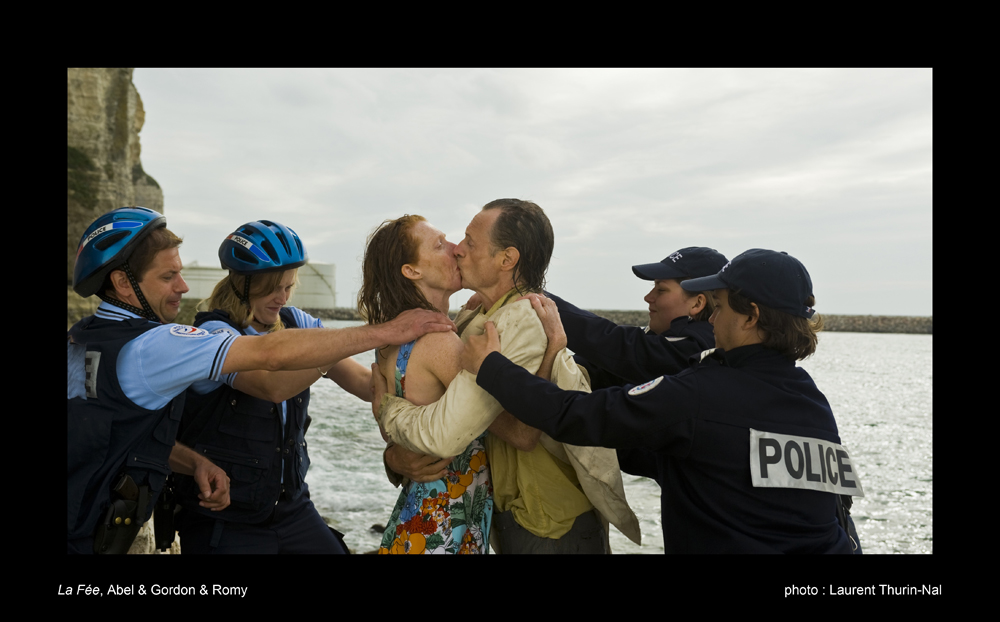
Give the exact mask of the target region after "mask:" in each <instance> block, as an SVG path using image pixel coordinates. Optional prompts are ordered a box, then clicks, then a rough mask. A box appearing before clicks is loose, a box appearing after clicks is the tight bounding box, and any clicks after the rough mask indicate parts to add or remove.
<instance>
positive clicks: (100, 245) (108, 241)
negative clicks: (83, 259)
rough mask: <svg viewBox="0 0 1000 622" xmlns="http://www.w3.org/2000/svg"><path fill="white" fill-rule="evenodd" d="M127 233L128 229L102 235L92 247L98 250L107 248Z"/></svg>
mask: <svg viewBox="0 0 1000 622" xmlns="http://www.w3.org/2000/svg"><path fill="white" fill-rule="evenodd" d="M128 234H129V232H128V231H117V232H115V233H112V234H111V235H107V236H104V237H103V238H101V239H100V240H99V241H98V242H96V243H95V244H94V248H96V249H97V250H99V251H104V250H107V249H108V248H109V247H111V246H114V245H115V243H117V242H118V241H119V240H121V239H122V238H124V237H126V236H127V235H128Z"/></svg>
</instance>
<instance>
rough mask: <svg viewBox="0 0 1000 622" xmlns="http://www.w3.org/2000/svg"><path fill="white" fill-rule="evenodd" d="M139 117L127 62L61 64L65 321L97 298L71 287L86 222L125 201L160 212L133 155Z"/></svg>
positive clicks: (159, 196) (153, 187)
mask: <svg viewBox="0 0 1000 622" xmlns="http://www.w3.org/2000/svg"><path fill="white" fill-rule="evenodd" d="M145 118H146V113H145V111H144V110H143V107H142V99H141V98H140V97H139V92H138V91H136V88H135V85H133V84H132V68H70V69H67V70H66V121H67V122H66V190H67V192H66V195H67V196H66V199H67V207H66V228H67V236H66V294H67V327H68V326H71V325H72V324H74V323H75V322H76V321H77V320H79V319H80V318H81V317H83V316H85V315H89V314H90V313H93V311H94V309H96V308H97V304H98V302H99V301H98V300H97V298H96V297H93V296H92V297H90V298H89V299H86V300H84V299H83V298H81V297H80V296H77V295H76V293H75V292H74V291H73V288H72V285H73V265H74V262H75V260H76V246H77V244H79V243H80V237H81V236H82V235H83V232H84V230H86V228H87V225H89V224H90V223H91V222H93V221H94V219H96V218H97V217H98V216H100V215H101V214H104V213H105V212H109V211H111V210H113V209H115V208H118V207H123V206H126V205H141V206H143V207H148V208H150V209H154V210H156V211H158V212H161V213H162V212H163V191H162V190H161V189H160V185H159V184H158V183H156V180H155V179H153V178H152V177H150V176H149V175H147V174H146V172H145V171H144V170H143V169H142V162H141V161H140V159H139V153H140V151H141V148H140V145H139V131H140V130H141V129H142V126H143V123H144V122H145Z"/></svg>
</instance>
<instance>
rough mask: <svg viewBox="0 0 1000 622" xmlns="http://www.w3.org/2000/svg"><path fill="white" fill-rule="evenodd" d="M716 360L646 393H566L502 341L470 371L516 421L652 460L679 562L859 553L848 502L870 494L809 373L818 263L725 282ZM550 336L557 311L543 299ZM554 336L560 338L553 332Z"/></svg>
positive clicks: (768, 262)
mask: <svg viewBox="0 0 1000 622" xmlns="http://www.w3.org/2000/svg"><path fill="white" fill-rule="evenodd" d="M682 286H683V287H684V288H685V289H687V290H688V291H706V290H712V296H713V298H714V302H715V305H716V308H715V312H714V313H713V315H712V318H711V322H712V324H713V326H714V330H715V344H716V347H715V349H713V350H709V351H706V352H705V353H703V354H702V355H700V356H696V357H693V360H692V364H691V367H689V368H688V369H685V370H684V371H682V372H680V373H678V374H676V375H673V376H669V375H665V376H661V377H658V378H656V379H654V380H651V381H649V382H646V383H644V384H641V385H637V386H630V387H622V388H619V387H612V388H608V389H603V390H599V391H595V392H593V393H591V394H585V393H578V392H572V391H562V390H559V389H558V388H557V387H555V386H553V385H552V384H551V383H547V382H545V381H542V380H540V379H538V378H535V377H534V376H530V375H529V374H527V373H525V372H524V370H522V369H520V368H518V367H517V366H515V365H512V364H511V363H510V362H509V361H507V360H506V359H505V358H504V357H503V356H502V355H500V354H499V351H498V348H499V339H498V338H497V336H496V331H495V330H494V329H493V328H492V327H491V326H489V325H487V333H486V335H484V336H483V337H477V338H473V339H470V340H469V343H468V344H467V345H466V350H465V352H464V353H463V365H464V366H465V368H466V369H468V370H469V371H471V372H473V373H478V376H477V379H476V380H477V383H478V384H479V385H480V386H481V387H483V388H484V389H486V390H487V391H489V392H490V393H491V394H492V395H493V396H494V397H495V398H497V400H499V401H500V403H501V404H503V406H504V408H505V409H506V410H507V411H508V412H510V413H511V414H512V415H514V416H515V417H517V418H518V419H520V420H521V421H523V422H525V423H526V424H528V425H531V426H534V427H536V428H539V429H541V430H542V431H543V432H545V433H547V434H549V435H550V436H551V437H552V438H554V439H556V440H558V441H561V442H564V443H573V444H576V445H584V446H603V447H616V448H632V449H635V450H640V451H644V452H647V453H648V454H649V457H650V460H649V462H650V463H651V464H652V465H654V467H655V468H654V469H653V471H652V472H651V473H650V477H653V478H655V479H656V481H657V482H658V483H659V484H660V487H661V489H662V493H661V514H662V526H663V544H664V550H665V552H667V553H851V552H852V549H853V544H852V542H851V538H850V537H849V536H848V534H847V531H846V529H845V526H842V524H841V521H839V520H838V515H837V507H838V499H839V496H840V495H853V496H861V495H863V492H862V488H861V482H860V480H859V479H858V474H857V472H856V470H855V469H854V465H853V464H852V462H851V459H850V456H849V454H848V452H847V449H846V448H844V447H843V446H842V445H841V443H840V437H839V435H838V432H837V424H836V421H835V420H834V417H833V412H832V411H831V409H830V405H829V403H828V402H827V400H826V397H825V396H824V395H823V394H822V393H821V392H820V391H819V389H818V388H817V387H816V384H815V383H814V382H813V380H812V378H811V377H810V376H809V374H808V373H807V372H806V371H805V370H803V369H802V368H800V367H797V366H796V365H795V361H797V360H801V359H803V358H805V357H807V356H809V355H810V354H812V353H813V352H814V351H815V348H816V343H817V339H816V337H817V331H818V330H819V328H821V325H822V323H821V322H820V321H816V322H813V321H810V320H811V319H812V318H813V314H814V310H813V305H814V304H815V298H814V297H813V293H812V281H811V279H810V277H809V273H808V272H807V271H806V269H805V266H803V265H802V263H801V262H799V261H798V260H797V259H795V258H794V257H791V256H789V255H787V254H785V253H779V252H775V251H770V250H763V249H752V250H749V251H746V252H744V253H742V254H740V255H738V256H737V257H735V258H734V259H733V260H732V261H730V262H729V263H727V264H726V265H725V267H723V269H722V270H720V271H719V273H718V274H716V275H714V276H709V277H703V278H698V279H691V280H689V281H685V282H684V283H683V284H682ZM534 304H535V305H536V308H538V309H539V311H540V312H539V315H540V317H542V321H543V324H546V325H547V331H558V328H556V327H557V326H558V324H559V322H558V311H557V310H556V307H555V304H554V303H553V302H552V301H546V300H536V301H534ZM553 334H554V333H553Z"/></svg>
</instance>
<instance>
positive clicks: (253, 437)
mask: <svg viewBox="0 0 1000 622" xmlns="http://www.w3.org/2000/svg"><path fill="white" fill-rule="evenodd" d="M219 259H220V261H221V262H222V267H223V268H226V269H228V270H229V275H228V276H226V277H225V278H224V279H223V280H222V281H220V282H219V283H218V284H217V285H216V287H215V290H214V291H213V292H212V296H211V298H210V299H209V301H208V307H209V308H210V309H212V310H211V311H206V312H201V313H198V315H197V316H196V317H195V322H194V325H195V326H197V327H199V328H203V329H205V330H207V331H209V332H210V333H213V334H216V333H228V334H232V335H261V334H268V333H273V332H276V331H279V330H284V329H286V328H288V329H294V328H322V327H323V323H322V322H321V321H320V320H319V319H317V318H315V317H313V316H311V315H309V314H307V313H305V312H304V311H302V310H300V309H297V308H295V307H289V306H285V305H286V303H287V302H288V299H289V296H290V295H291V293H292V289H293V287H294V285H295V283H296V272H297V269H298V268H299V267H301V266H302V265H304V264H305V263H306V251H305V247H304V246H303V244H302V241H301V239H300V238H299V236H298V235H297V234H296V233H295V232H294V231H293V230H292V229H290V228H288V227H286V226H284V225H282V224H280V223H277V222H274V221H269V220H259V221H255V222H248V223H246V224H244V225H242V226H241V227H239V228H238V229H237V230H236V231H235V232H233V233H231V234H230V235H228V236H227V237H226V239H225V240H224V241H223V242H222V245H221V246H220V247H219ZM324 376H326V377H328V378H331V379H332V380H335V381H336V382H338V383H339V384H341V386H343V387H344V388H345V389H347V390H348V391H349V392H351V393H353V394H354V395H356V396H358V397H359V398H361V399H363V400H366V401H370V400H371V395H370V392H369V380H370V377H371V370H370V369H369V368H368V367H366V366H364V365H361V364H360V363H358V362H357V361H355V360H354V359H351V358H347V359H344V360H342V361H339V362H337V363H336V364H335V365H333V366H329V365H327V366H322V367H321V368H316V369H305V370H301V371H283V372H265V371H257V372H241V373H239V374H236V373H234V374H228V375H225V376H224V377H223V378H222V380H221V381H213V380H202V381H199V382H196V383H195V384H194V385H192V387H191V388H190V389H188V394H187V400H186V403H185V409H184V417H183V420H182V422H181V429H180V433H179V435H178V439H180V440H181V441H183V442H184V443H185V444H187V445H190V446H191V447H194V448H195V450H197V451H198V452H199V453H202V454H204V455H206V456H208V457H209V458H211V459H212V460H213V461H215V462H216V464H218V465H219V466H221V467H222V468H223V469H225V470H226V472H227V473H228V474H229V476H230V485H231V488H230V499H231V501H232V503H231V504H230V506H229V507H228V508H226V509H224V510H222V511H219V512H212V511H209V510H206V509H205V508H204V507H201V506H200V505H199V503H198V489H197V486H196V485H195V483H194V481H193V479H192V478H191V477H188V476H179V477H177V478H176V483H177V496H178V502H179V503H180V504H181V505H182V506H183V507H184V511H183V512H182V513H181V515H180V517H179V525H180V532H181V541H182V543H183V549H182V550H183V552H184V553H185V554H188V553H344V552H346V546H345V545H344V544H343V540H342V536H341V534H339V533H338V532H336V531H334V530H332V529H331V528H329V527H327V525H326V523H325V522H324V521H323V519H322V518H321V517H320V515H319V513H318V512H317V511H316V508H315V506H314V505H313V503H312V501H310V499H309V487H308V486H307V485H306V482H305V474H306V470H307V469H308V467H309V455H308V453H307V451H306V440H305V433H306V430H307V428H308V427H309V423H310V421H311V418H310V417H309V415H308V406H309V387H310V386H311V385H312V384H313V383H314V382H316V381H317V380H319V379H320V378H322V377H324Z"/></svg>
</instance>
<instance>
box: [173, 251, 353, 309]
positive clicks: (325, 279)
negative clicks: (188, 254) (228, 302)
mask: <svg viewBox="0 0 1000 622" xmlns="http://www.w3.org/2000/svg"><path fill="white" fill-rule="evenodd" d="M226 274H227V271H226V270H223V269H222V268H215V267H208V266H199V265H198V262H197V261H193V262H191V263H190V264H186V265H185V266H184V272H183V275H184V280H185V281H186V282H187V284H188V287H189V288H190V289H191V291H189V292H188V293H186V294H184V298H185V299H193V300H203V299H205V298H208V297H209V296H211V295H212V290H213V289H215V284H216V283H218V282H219V281H221V280H222V279H223V278H225V276H226ZM291 304H292V305H294V306H296V307H299V308H302V309H333V308H335V307H336V306H337V281H336V266H335V265H334V264H332V263H318V262H313V261H310V262H309V263H307V264H306V265H304V266H302V267H301V268H299V286H298V287H297V288H296V289H295V293H294V294H293V295H292V300H291Z"/></svg>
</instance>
